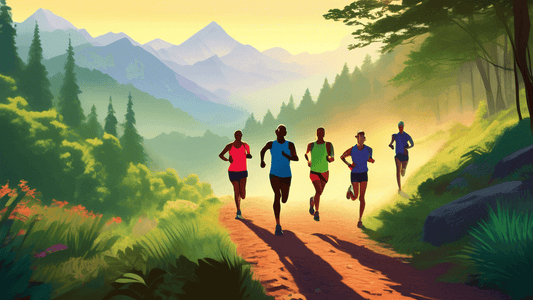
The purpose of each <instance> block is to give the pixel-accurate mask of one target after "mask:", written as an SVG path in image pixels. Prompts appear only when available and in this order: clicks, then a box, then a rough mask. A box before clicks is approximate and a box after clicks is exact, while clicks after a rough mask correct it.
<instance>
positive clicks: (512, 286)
mask: <svg viewBox="0 0 533 300" xmlns="http://www.w3.org/2000/svg"><path fill="white" fill-rule="evenodd" d="M527 198H528V199H527V200H525V199H522V200H521V201H524V200H525V201H531V200H533V197H531V196H530V195H529V196H528V197H527ZM470 234H471V236H472V237H473V239H472V242H470V243H469V245H468V246H465V247H464V249H463V250H462V251H461V252H462V253H461V254H459V255H457V256H455V258H458V259H460V260H462V261H463V262H464V263H465V264H466V265H470V266H472V267H473V272H472V274H471V275H472V277H473V278H475V280H476V281H477V284H478V285H480V286H484V287H489V288H498V289H500V290H502V291H505V292H507V293H508V294H509V295H511V296H512V297H513V299H522V298H524V297H533V291H532V290H531V288H530V287H531V286H530V284H531V282H532V281H533V274H532V273H531V270H533V210H531V209H529V210H520V209H518V208H517V207H513V206H511V205H502V204H501V203H500V202H497V207H496V212H495V211H494V210H493V209H492V208H491V207H489V218H488V221H487V222H486V221H482V222H480V223H479V226H478V227H476V228H472V229H471V230H470Z"/></svg>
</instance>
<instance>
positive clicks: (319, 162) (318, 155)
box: [311, 142, 328, 173]
mask: <svg viewBox="0 0 533 300" xmlns="http://www.w3.org/2000/svg"><path fill="white" fill-rule="evenodd" d="M327 157H328V149H327V147H326V143H324V144H317V143H316V142H314V143H313V147H312V148H311V171H313V172H317V173H324V172H327V171H328V160H327Z"/></svg>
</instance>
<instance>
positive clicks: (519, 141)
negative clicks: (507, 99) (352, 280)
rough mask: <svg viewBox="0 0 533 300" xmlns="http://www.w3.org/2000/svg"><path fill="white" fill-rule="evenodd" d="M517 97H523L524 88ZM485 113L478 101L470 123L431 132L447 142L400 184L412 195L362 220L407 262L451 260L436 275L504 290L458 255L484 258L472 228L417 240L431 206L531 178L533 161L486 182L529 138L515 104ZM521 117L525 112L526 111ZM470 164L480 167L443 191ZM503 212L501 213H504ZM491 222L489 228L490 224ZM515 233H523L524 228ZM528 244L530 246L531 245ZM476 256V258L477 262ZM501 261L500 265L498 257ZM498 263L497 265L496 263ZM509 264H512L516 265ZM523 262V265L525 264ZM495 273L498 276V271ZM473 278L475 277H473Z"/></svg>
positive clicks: (510, 214) (429, 263)
mask: <svg viewBox="0 0 533 300" xmlns="http://www.w3.org/2000/svg"><path fill="white" fill-rule="evenodd" d="M522 97H524V95H523V93H522ZM485 112H486V104H484V103H481V104H480V106H479V109H478V111H477V112H476V117H475V120H474V122H473V123H472V125H471V126H470V127H467V126H464V125H460V124H458V125H455V126H454V127H452V128H451V129H450V130H449V131H448V132H446V133H445V134H443V133H439V134H438V135H435V136H434V137H432V138H435V137H436V136H441V137H445V136H446V135H447V136H448V142H447V143H446V144H445V145H444V146H443V147H442V149H441V151H440V152H439V153H438V154H437V155H435V157H433V158H432V159H431V160H430V161H429V162H428V163H427V164H426V165H424V166H423V167H421V168H420V169H419V170H417V171H416V173H415V174H414V175H413V176H411V177H410V178H409V180H408V181H407V183H406V184H405V185H404V186H403V187H402V190H404V191H406V192H407V193H408V194H411V195H414V196H413V197H412V198H411V199H408V200H406V199H404V198H402V197H400V196H394V197H393V198H392V199H391V200H390V204H389V205H387V206H386V207H384V208H383V209H382V210H381V211H377V212H375V213H374V214H373V215H371V217H373V218H370V219H371V220H372V219H373V220H372V221H371V222H367V224H368V225H367V226H368V227H369V228H370V229H368V230H367V233H368V234H369V236H370V237H371V238H372V239H374V240H377V241H379V242H384V243H386V244H388V245H389V246H390V247H391V248H393V249H394V250H395V251H397V252H398V253H403V254H410V255H412V260H411V263H412V264H413V265H414V266H416V267H418V268H429V267H433V266H435V265H437V264H440V263H452V265H453V267H452V269H450V270H449V272H448V273H447V274H445V275H443V276H442V277H441V278H440V280H443V281H449V282H462V283H475V284H477V285H483V284H484V282H491V284H492V285H493V286H499V287H502V289H503V290H507V291H509V290H512V289H513V288H509V289H507V288H505V287H503V286H502V284H501V282H499V283H494V282H495V281H494V280H492V279H490V278H491V277H490V276H489V275H486V274H488V273H487V270H485V271H483V272H485V273H479V272H481V271H479V270H480V269H479V268H477V269H476V268H474V265H475V264H473V263H470V262H467V261H466V260H465V259H459V258H460V257H463V258H464V255H465V252H464V251H465V249H470V251H474V250H472V249H477V250H475V252H470V253H469V255H474V253H475V254H476V255H478V259H486V257H484V258H479V257H481V256H483V255H489V252H487V251H488V249H484V250H479V249H482V248H480V244H479V243H480V242H479V239H476V234H475V233H474V234H472V235H467V236H465V237H464V238H463V239H461V240H459V241H456V242H454V243H450V244H445V245H443V246H441V247H435V246H433V245H431V244H429V243H425V242H422V241H420V237H421V234H422V229H423V225H424V222H425V219H426V217H427V215H428V214H429V213H431V212H432V211H434V210H435V209H437V208H439V207H441V206H443V205H445V204H447V203H450V202H452V201H454V200H456V199H458V198H460V197H462V196H464V195H466V194H468V193H470V192H473V191H475V190H479V189H482V188H486V187H487V186H490V185H495V184H498V183H501V182H505V181H512V180H523V179H526V178H530V176H531V175H532V174H533V166H524V167H522V168H521V169H519V170H516V171H515V172H514V173H513V174H511V175H510V176H507V177H506V178H503V179H498V180H494V181H492V182H491V183H490V184H489V179H490V176H491V173H492V171H493V170H494V166H495V165H496V164H497V163H498V161H500V160H501V159H502V158H504V157H505V156H507V155H509V154H511V153H513V152H515V151H517V150H520V149H522V148H524V147H527V146H529V145H531V144H533V137H532V134H531V130H530V120H529V118H527V119H523V120H522V121H520V122H519V121H518V118H517V115H516V108H509V109H508V110H506V111H502V112H500V113H498V114H496V115H494V116H491V117H490V118H484V117H483V116H484V115H485ZM524 112H527V110H526V107H525V105H524V106H523V107H522V113H523V114H524ZM525 116H526V117H527V116H528V115H527V113H526V114H525ZM473 164H474V165H476V166H477V167H478V168H479V170H481V171H480V173H478V174H475V173H473V175H465V176H464V177H465V180H466V182H467V183H468V185H467V187H466V188H463V189H455V190H448V189H447V187H448V185H449V184H450V182H451V181H452V180H453V179H455V178H457V177H458V176H459V173H460V172H461V171H462V170H463V169H464V168H466V167H467V166H469V165H473ZM503 215H505V216H506V217H503ZM491 216H499V218H500V219H502V218H507V220H514V221H510V222H515V224H518V223H520V224H523V223H524V222H522V221H520V220H522V219H519V218H518V217H517V215H516V214H515V213H513V212H511V211H509V210H503V211H501V212H498V213H497V214H493V215H491ZM492 222H494V221H492ZM502 222H503V221H502ZM530 222H531V221H530ZM487 226H488V225H487ZM491 226H493V227H494V226H495V225H491ZM500 229H501V226H500ZM520 232H521V233H522V234H525V233H524V232H525V231H524V229H522V231H520ZM481 233H483V234H485V235H486V234H488V233H487V230H486V229H483V231H480V232H477V237H481ZM513 234H515V233H513ZM516 234H517V233H516ZM483 239H484V240H486V236H483ZM511 241H512V242H509V243H507V244H508V245H509V246H510V247H517V245H514V243H515V242H514V241H516V239H513V240H511ZM472 245H475V246H472ZM528 245H529V244H528ZM468 247H471V248H468ZM528 247H531V245H529V246H528ZM509 251H510V250H509ZM524 251H525V250H524ZM509 253H511V252H509ZM528 253H529V252H528ZM530 254H531V253H530ZM461 255H463V256H461ZM531 257H533V255H532V256H531ZM507 259H509V261H508V264H511V265H512V266H513V264H519V265H520V264H523V262H522V261H521V259H518V258H517V260H516V261H515V260H514V259H513V258H512V257H507ZM480 261H481V260H478V261H477V262H478V265H479V263H480ZM500 263H501V264H503V262H501V261H500ZM502 266H503V265H498V267H502ZM514 266H515V267H516V265H514ZM525 266H528V265H527V264H526V265H525ZM476 272H478V273H476ZM476 274H477V275H476ZM523 275H527V274H523ZM476 276H477V277H476ZM480 276H485V278H486V281H482V280H481V281H480V279H479V277H480ZM494 276H495V277H498V276H500V275H494ZM472 278H476V279H475V280H473V279H472ZM500 278H501V280H502V281H503V280H505V277H501V276H500ZM526 278H528V280H529V281H531V276H529V277H528V276H526ZM485 286H488V284H485ZM515 288H516V287H515ZM510 293H511V292H510Z"/></svg>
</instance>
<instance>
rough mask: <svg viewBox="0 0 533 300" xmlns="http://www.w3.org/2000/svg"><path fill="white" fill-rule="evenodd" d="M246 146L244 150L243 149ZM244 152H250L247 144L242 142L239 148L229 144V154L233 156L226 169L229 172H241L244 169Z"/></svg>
mask: <svg viewBox="0 0 533 300" xmlns="http://www.w3.org/2000/svg"><path fill="white" fill-rule="evenodd" d="M245 147H246V151H247V152H246V151H244V149H245ZM246 153H250V147H249V146H248V144H242V145H241V146H240V147H239V148H235V146H233V145H231V149H230V150H229V155H231V157H232V158H233V163H231V164H230V165H229V169H228V171H230V172H242V171H246Z"/></svg>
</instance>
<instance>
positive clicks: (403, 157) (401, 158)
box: [395, 153, 409, 162]
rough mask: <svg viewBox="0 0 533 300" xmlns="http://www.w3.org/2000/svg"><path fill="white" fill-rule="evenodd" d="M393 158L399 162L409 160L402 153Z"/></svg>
mask: <svg viewBox="0 0 533 300" xmlns="http://www.w3.org/2000/svg"><path fill="white" fill-rule="evenodd" d="M395 157H396V158H397V159H398V160H399V161H401V162H406V161H408V160H409V155H404V154H403V153H396V156H395Z"/></svg>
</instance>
